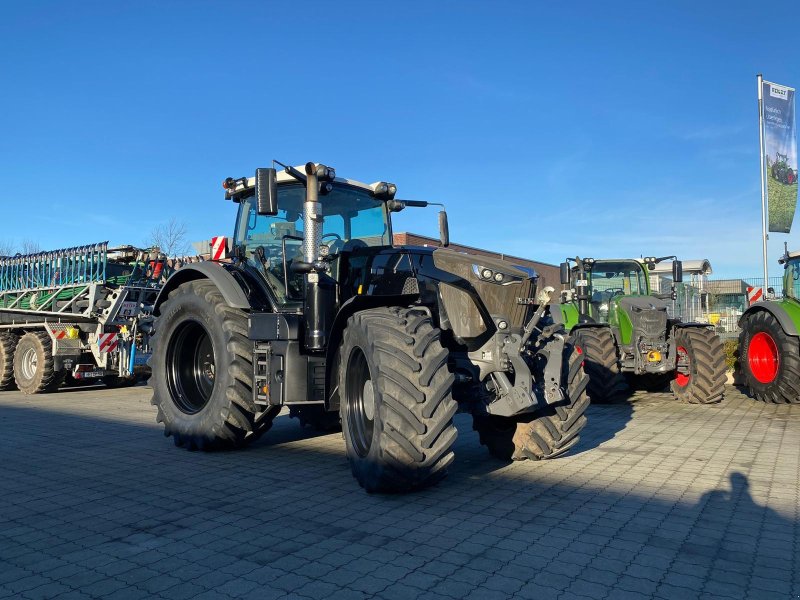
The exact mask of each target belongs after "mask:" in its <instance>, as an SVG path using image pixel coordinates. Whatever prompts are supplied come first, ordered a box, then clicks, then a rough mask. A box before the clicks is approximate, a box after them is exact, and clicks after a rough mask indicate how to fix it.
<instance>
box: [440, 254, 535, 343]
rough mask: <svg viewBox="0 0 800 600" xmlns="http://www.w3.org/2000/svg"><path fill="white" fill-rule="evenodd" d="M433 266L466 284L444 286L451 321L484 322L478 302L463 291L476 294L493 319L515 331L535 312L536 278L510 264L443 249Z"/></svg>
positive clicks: (504, 261)
mask: <svg viewBox="0 0 800 600" xmlns="http://www.w3.org/2000/svg"><path fill="white" fill-rule="evenodd" d="M433 263H434V266H435V267H436V268H437V269H440V270H441V271H445V272H447V273H450V274H452V275H455V276H456V277H457V279H458V280H461V282H463V283H462V284H461V285H450V284H447V283H445V284H443V286H442V297H443V300H444V302H445V308H446V310H447V313H448V316H449V317H450V319H451V320H455V319H456V318H459V319H461V320H463V321H464V322H465V323H476V322H477V321H479V320H480V316H479V313H478V309H477V307H476V306H475V305H474V302H471V301H470V299H469V298H468V294H465V293H464V292H462V291H460V290H469V288H472V290H474V292H475V293H476V294H477V296H478V297H479V298H480V300H481V302H482V304H483V305H484V306H485V308H486V310H487V311H488V313H489V314H490V315H491V316H492V317H493V318H495V319H503V320H506V321H507V322H508V324H509V326H510V327H511V328H515V329H517V328H521V327H522V326H523V325H524V324H525V322H526V320H527V318H528V314H529V313H530V312H532V307H533V303H534V297H535V295H536V277H530V276H529V274H528V273H527V272H526V271H524V270H522V269H520V268H518V267H517V266H515V265H514V264H512V263H510V262H508V261H506V260H500V259H497V258H492V257H488V256H478V255H474V254H466V253H462V252H456V251H454V250H449V249H446V248H440V249H437V250H434V251H433ZM459 288H460V290H459ZM470 291H471V290H470ZM456 315H458V316H456Z"/></svg>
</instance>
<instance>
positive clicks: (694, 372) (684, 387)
mask: <svg viewBox="0 0 800 600" xmlns="http://www.w3.org/2000/svg"><path fill="white" fill-rule="evenodd" d="M674 331H675V334H674V335H675V347H676V350H677V354H678V361H681V360H683V361H688V371H689V372H688V373H680V372H678V371H676V372H675V377H674V379H673V380H672V382H671V383H670V389H671V390H672V394H673V396H675V398H677V399H678V400H681V401H684V402H688V403H689V404H715V403H717V402H719V401H721V400H722V396H723V395H724V393H725V381H726V379H727V375H726V371H727V367H726V366H725V349H724V347H723V345H722V340H720V339H719V336H718V335H717V334H716V333H714V332H713V331H711V330H710V329H705V328H699V327H679V328H677V329H675V330H674Z"/></svg>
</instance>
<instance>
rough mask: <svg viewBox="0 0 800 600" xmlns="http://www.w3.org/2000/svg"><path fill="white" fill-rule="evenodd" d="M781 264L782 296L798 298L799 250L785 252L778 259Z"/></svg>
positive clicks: (799, 282)
mask: <svg viewBox="0 0 800 600" xmlns="http://www.w3.org/2000/svg"><path fill="white" fill-rule="evenodd" d="M780 263H781V264H782V265H783V269H784V271H783V296H784V298H792V299H793V300H800V251H795V252H786V253H785V254H784V255H783V257H782V258H781V259H780Z"/></svg>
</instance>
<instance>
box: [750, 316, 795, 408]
mask: <svg viewBox="0 0 800 600" xmlns="http://www.w3.org/2000/svg"><path fill="white" fill-rule="evenodd" d="M738 367H739V369H740V370H741V372H742V374H743V375H744V380H745V383H746V385H747V387H748V388H749V389H750V393H751V394H752V395H753V396H754V397H755V398H756V399H757V400H760V401H762V402H774V403H776V404H784V403H791V404H798V403H800V343H798V338H797V337H794V336H790V335H787V334H786V332H785V331H784V330H783V328H782V327H781V326H780V323H778V321H777V319H776V318H775V317H774V316H773V315H772V314H771V313H769V312H767V311H764V310H762V311H758V312H756V313H755V314H752V315H750V316H748V317H747V319H745V322H744V323H743V324H742V332H741V333H740V334H739V361H738Z"/></svg>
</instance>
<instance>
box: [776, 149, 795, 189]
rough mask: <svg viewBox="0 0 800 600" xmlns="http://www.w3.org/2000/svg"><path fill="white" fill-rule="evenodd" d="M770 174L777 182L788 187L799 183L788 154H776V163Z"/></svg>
mask: <svg viewBox="0 0 800 600" xmlns="http://www.w3.org/2000/svg"><path fill="white" fill-rule="evenodd" d="M770 173H771V174H772V178H773V179H774V180H775V181H779V182H780V183H783V184H786V185H792V184H795V183H797V173H796V172H795V170H794V169H792V167H791V166H789V157H788V156H787V155H786V154H780V153H778V154H776V155H775V162H774V163H772V166H771V167H770Z"/></svg>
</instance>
